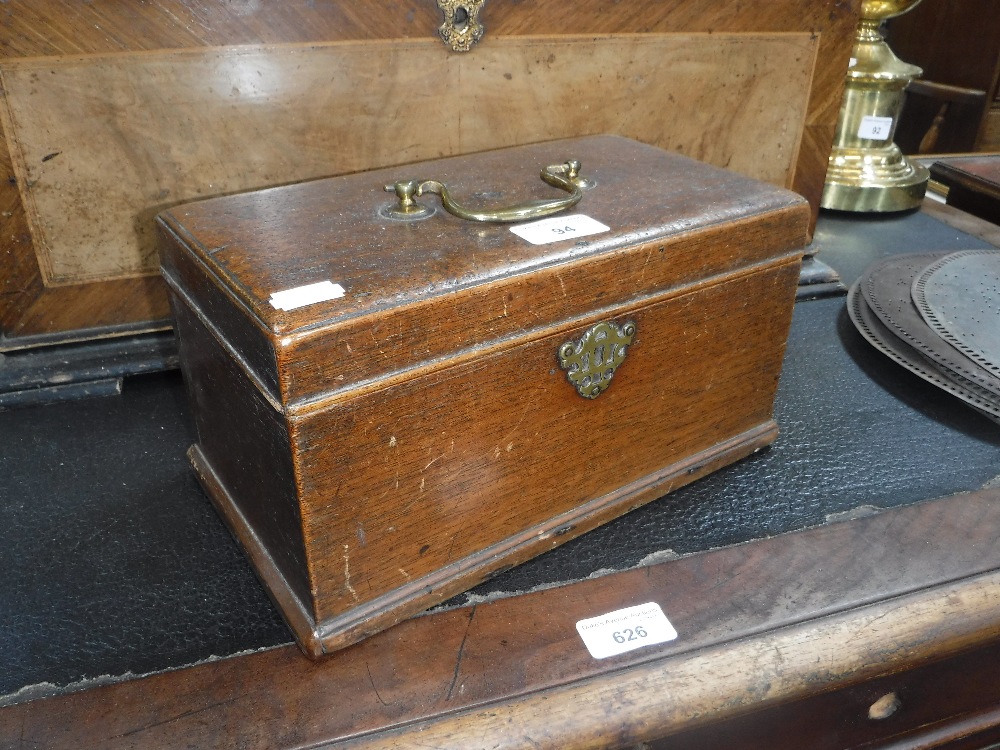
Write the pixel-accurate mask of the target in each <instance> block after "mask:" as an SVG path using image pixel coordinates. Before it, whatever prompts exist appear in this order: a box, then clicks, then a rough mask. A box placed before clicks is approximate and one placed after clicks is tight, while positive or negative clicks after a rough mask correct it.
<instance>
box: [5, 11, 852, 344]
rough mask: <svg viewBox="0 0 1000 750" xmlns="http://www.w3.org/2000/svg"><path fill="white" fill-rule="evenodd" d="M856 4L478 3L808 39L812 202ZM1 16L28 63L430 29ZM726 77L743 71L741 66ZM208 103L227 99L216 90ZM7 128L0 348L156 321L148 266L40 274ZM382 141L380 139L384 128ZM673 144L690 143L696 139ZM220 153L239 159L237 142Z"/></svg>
mask: <svg viewBox="0 0 1000 750" xmlns="http://www.w3.org/2000/svg"><path fill="white" fill-rule="evenodd" d="M858 5H859V3H857V2H843V1H841V0H825V1H824V2H814V0H782V1H781V2H771V3H767V4H734V3H727V2H721V1H719V0H701V1H699V2H691V1H690V0H671V1H670V2H656V3H629V4H621V3H617V2H607V0H587V2H576V3H573V4H572V6H568V5H566V4H564V3H558V2H548V3H541V4H539V3H520V2H502V1H501V0H493V2H491V3H488V4H487V8H486V10H485V11H484V14H483V21H484V23H485V24H486V26H487V29H488V31H487V34H488V35H489V37H490V38H505V37H507V38H511V37H522V36H524V37H544V36H545V35H549V36H558V35H565V34H567V33H574V34H582V35H595V36H597V35H618V36H621V37H622V38H625V37H626V36H627V35H629V34H694V35H701V34H713V33H720V34H735V35H743V36H745V37H746V38H747V39H750V38H752V37H753V36H754V35H755V34H756V35H760V34H764V35H779V36H780V35H781V34H785V33H788V32H793V33H797V34H799V35H801V36H804V38H807V39H810V40H811V41H810V44H814V45H815V64H814V67H813V68H812V69H811V72H810V74H809V78H810V84H811V85H810V88H809V91H808V94H807V96H806V98H807V104H806V107H805V112H804V113H803V120H802V137H801V141H800V142H798V143H797V145H796V146H795V147H794V149H793V151H794V154H795V156H794V167H793V169H792V170H791V172H790V173H789V175H788V180H787V185H788V186H789V187H792V188H793V189H795V190H796V191H798V192H800V193H801V194H803V195H805V196H806V197H807V198H808V199H809V200H810V202H811V203H812V204H813V206H814V207H815V206H816V205H817V203H818V196H819V194H820V192H821V190H822V185H823V177H824V175H825V171H826V161H827V155H828V152H829V146H830V143H831V141H832V137H833V132H834V128H835V125H836V118H837V113H838V110H839V105H840V96H841V91H842V84H843V71H844V70H846V66H847V59H848V56H849V54H850V52H849V51H850V46H851V39H852V37H853V32H854V27H855V22H856V18H857V10H858ZM0 14H2V18H3V23H2V24H0V59H2V60H3V61H4V62H12V61H34V62H33V63H32V64H35V63H36V62H38V61H42V63H40V64H44V61H48V60H51V61H52V62H53V63H58V64H62V63H64V62H66V61H67V60H69V59H71V58H72V59H77V60H81V59H83V58H82V57H80V56H88V55H104V56H109V59H113V57H114V56H118V57H119V58H120V59H126V58H127V56H129V55H133V54H135V53H140V52H152V51H157V50H192V51H204V50H209V49H212V48H216V47H223V48H235V47H236V46H238V45H274V44H277V45H283V44H316V43H329V42H348V41H361V42H372V43H378V42H381V41H382V40H423V39H432V38H436V35H437V27H438V25H439V23H440V19H439V14H438V11H437V9H436V7H435V4H434V3H433V2H432V1H431V0H419V1H418V0H410V1H408V2H404V3H399V2H389V0H369V1H368V2H366V3H357V2H354V3H343V2H335V1H333V0H323V1H321V2H313V0H308V1H307V0H300V1H296V2H285V3H237V4H231V3H223V2H212V3H202V2H188V1H186V0H164V1H158V2H155V3H143V4H135V3H126V2H119V1H118V0H95V2H87V3H77V2H71V1H70V0H44V1H39V0H12V2H7V3H4V4H3V7H2V9H0ZM706 38H708V37H706ZM473 54H474V53H473ZM808 54H810V55H811V54H812V52H809V53H808ZM734 75H735V76H736V77H737V78H740V79H743V78H745V75H744V71H738V72H737V73H736V74H734ZM623 80H624V79H623ZM396 103H397V104H398V101H397V102H396ZM220 106H228V105H226V104H225V103H224V102H223V103H222V104H220ZM335 109H336V108H334V110H335ZM279 114H284V113H279ZM687 115H688V113H687V112H682V111H676V112H674V113H673V114H672V117H674V118H677V117H686V116H687ZM725 117H726V113H724V112H720V113H719V116H718V117H716V118H714V124H718V122H719V121H720V118H722V119H724V118H725ZM220 119H222V118H221V117H220ZM659 119H662V118H659ZM590 120H591V118H590V116H589V115H588V114H587V113H586V112H582V113H581V114H580V116H579V122H578V123H577V124H576V125H574V126H573V129H574V132H575V133H584V132H589V130H588V123H589V122H590ZM563 134H567V135H568V134H571V133H569V132H565V133H563ZM6 135H7V138H6V140H5V142H4V143H3V145H2V147H0V163H2V165H3V167H4V168H5V169H6V173H7V176H8V177H7V180H6V181H4V183H3V186H2V187H0V206H2V208H3V211H2V220H0V235H2V237H3V239H2V244H0V253H2V257H3V258H4V263H3V264H2V273H0V349H8V350H10V349H14V348H20V347H26V346H37V345H40V344H44V343H50V342H53V341H67V340H77V339H89V338H95V337H101V336H108V335H123V334H127V333H130V332H136V331H142V330H151V329H162V328H164V327H166V326H168V325H169V321H168V317H169V310H168V305H167V301H166V298H165V294H164V290H163V288H162V286H161V284H160V283H159V280H158V278H156V277H155V276H153V275H142V274H138V275H136V274H134V273H132V274H130V275H128V277H127V278H106V279H92V278H86V279H81V280H79V281H78V282H75V281H73V280H66V279H61V280H55V281H53V280H51V279H48V278H47V276H46V273H45V271H44V270H43V265H40V261H39V257H38V253H39V252H40V248H39V238H38V237H34V238H33V236H32V230H31V228H30V227H29V224H28V219H27V216H28V214H27V213H26V209H25V203H24V202H25V200H29V199H26V198H25V197H24V196H23V195H22V192H21V191H22V189H25V190H26V189H27V183H26V182H25V183H24V184H22V185H20V186H19V184H18V178H17V175H16V174H15V170H14V169H13V167H12V164H11V153H12V152H11V149H12V148H14V149H16V147H17V144H16V143H12V140H11V139H12V135H11V134H10V133H7V134H6ZM202 137H205V134H202ZM543 137H546V136H544V134H536V136H535V138H534V139H533V140H538V139H541V138H543ZM547 137H552V136H551V135H549V136H547ZM734 137H738V134H735V135H734ZM529 140H532V139H529ZM714 140H717V139H714ZM383 141H384V144H391V139H390V138H388V137H386V138H385V139H383ZM663 141H664V142H663V143H662V144H661V145H664V146H668V147H671V148H675V147H678V144H677V143H674V142H673V141H671V140H670V138H668V137H666V135H664V138H663ZM668 141H669V142H668ZM734 142H735V141H734ZM681 145H682V146H684V148H685V149H688V150H691V149H694V150H697V143H696V142H692V144H689V145H684V144H681ZM384 148H389V146H388V145H386V146H384ZM745 149H750V151H749V153H752V149H753V144H746V146H745ZM235 151H236V152H238V151H239V149H238V148H236V149H235ZM692 152H693V151H692ZM53 153H55V152H53ZM79 157H80V162H79V164H78V165H77V167H76V168H77V169H79V170H86V169H96V170H101V169H104V170H106V169H107V165H106V164H104V162H103V161H102V159H101V152H100V151H99V150H95V149H93V148H83V149H82V151H81V153H80V154H79ZM61 158H63V159H68V158H70V157H69V156H68V155H67V156H63V157H61ZM74 158H75V157H74ZM232 158H234V159H235V158H239V157H238V153H237V154H234V155H233V157H232ZM413 158H414V157H413V156H412V155H407V153H406V152H405V151H402V150H401V151H400V152H399V153H398V155H397V156H396V158H391V157H386V158H385V160H383V161H382V163H395V162H405V161H409V160H412V159H413ZM371 166H373V164H371V163H363V162H362V163H359V164H355V165H354V166H352V167H351V169H361V168H367V167H371ZM342 171H343V170H342ZM283 179H284V180H286V181H287V180H293V179H302V175H299V176H298V177H296V175H294V174H289V175H286V176H285V177H284V178H283ZM21 181H22V182H24V180H23V179H22V180H21ZM278 181H281V180H278ZM272 184H273V183H272ZM204 189H205V193H206V194H208V193H210V192H211V190H210V187H209V186H204ZM102 198H103V199H106V196H102ZM88 204H89V200H88ZM161 205H162V204H161ZM77 208H79V207H77ZM91 209H93V210H100V209H99V207H97V206H90V207H88V208H87V210H91ZM147 213H148V212H147ZM150 215H151V214H150ZM146 218H149V217H147V216H146V214H145V213H144V214H142V215H141V216H137V217H135V220H136V221H138V222H141V221H144V220H145V219H146ZM88 231H89V227H86V226H81V227H80V232H81V234H84V233H87V232H88Z"/></svg>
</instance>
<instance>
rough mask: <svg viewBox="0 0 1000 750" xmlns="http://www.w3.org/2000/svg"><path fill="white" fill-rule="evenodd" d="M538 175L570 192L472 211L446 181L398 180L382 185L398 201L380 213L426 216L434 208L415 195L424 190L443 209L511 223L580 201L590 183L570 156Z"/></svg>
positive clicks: (468, 217)
mask: <svg viewBox="0 0 1000 750" xmlns="http://www.w3.org/2000/svg"><path fill="white" fill-rule="evenodd" d="M539 176H540V177H541V178H542V180H543V181H544V182H546V183H548V184H549V185H552V187H557V188H560V189H561V190H565V191H566V192H567V193H569V195H567V196H566V197H564V198H554V199H550V200H536V201H528V202H527V203H521V204H518V205H515V206H505V207H503V208H494V209H492V210H488V211H473V210H472V209H469V208H466V207H465V206H462V205H460V204H459V203H458V202H456V201H455V199H454V198H452V197H451V193H450V192H449V190H448V187H447V185H444V184H443V183H441V182H438V181H437V180H400V181H399V182H396V183H393V184H392V185H386V186H385V190H386V192H387V193H395V194H396V197H397V198H398V201H397V203H396V204H395V205H394V206H390V207H389V208H387V209H386V210H385V211H384V212H383V213H384V214H385V215H386V216H388V217H389V218H392V219H422V218H425V217H427V216H430V215H431V213H433V211H432V210H431V209H430V208H427V207H426V206H423V205H421V204H419V203H417V202H416V201H415V200H414V198H415V197H419V196H421V195H423V194H424V193H434V194H435V195H439V196H441V205H443V206H444V207H445V210H447V211H448V212H449V213H451V214H454V215H455V216H457V217H458V218H460V219H465V220H467V221H489V222H499V223H510V222H515V221H525V220H526V219H538V218H541V217H542V216H550V215H552V214H554V213H558V212H559V211H564V210H566V209H567V208H571V207H572V206H575V205H576V204H577V203H579V202H580V199H581V198H582V197H583V188H585V187H588V186H589V183H588V182H587V180H586V179H585V178H584V177H581V176H580V162H578V161H577V160H576V159H570V160H569V161H567V162H565V163H563V164H555V165H553V166H549V167H545V169H543V170H542V171H541V174H540V175H539Z"/></svg>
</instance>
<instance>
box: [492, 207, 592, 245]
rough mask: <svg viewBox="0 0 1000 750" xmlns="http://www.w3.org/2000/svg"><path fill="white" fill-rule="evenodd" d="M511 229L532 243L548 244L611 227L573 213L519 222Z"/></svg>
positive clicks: (584, 235)
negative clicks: (526, 222)
mask: <svg viewBox="0 0 1000 750" xmlns="http://www.w3.org/2000/svg"><path fill="white" fill-rule="evenodd" d="M510 231H512V232H513V233H514V234H516V235H517V236H518V237H520V238H521V239H524V240H527V241H528V242H530V243H531V244H532V245H547V244H549V243H550V242H558V241H559V240H574V239H576V238H577V237H586V236H587V235H588V234H600V233H601V232H609V231H611V227H606V226H604V225H603V224H602V223H601V222H599V221H597V220H596V219H591V218H590V217H589V216H584V215H583V214H573V215H572V216H553V217H551V218H548V219H542V220H540V221H533V222H531V223H530V224H518V225H517V226H513V227H511V228H510Z"/></svg>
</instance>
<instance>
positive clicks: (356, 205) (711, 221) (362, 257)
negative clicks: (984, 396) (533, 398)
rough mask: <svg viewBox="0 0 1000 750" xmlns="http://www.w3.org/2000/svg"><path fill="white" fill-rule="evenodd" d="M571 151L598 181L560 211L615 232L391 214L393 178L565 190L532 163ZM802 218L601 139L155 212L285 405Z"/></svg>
mask: <svg viewBox="0 0 1000 750" xmlns="http://www.w3.org/2000/svg"><path fill="white" fill-rule="evenodd" d="M570 158H573V159H578V160H580V161H581V162H582V170H581V173H582V174H583V175H584V176H585V177H587V178H588V179H590V180H592V181H593V183H594V185H593V187H591V188H589V189H587V190H586V191H585V193H584V196H583V198H582V200H581V201H580V203H579V204H577V205H576V206H575V207H574V208H573V209H570V211H568V212H567V213H566V214H562V215H565V216H570V215H579V214H583V215H585V216H587V217H590V218H592V219H595V220H596V221H598V222H600V223H602V224H604V225H606V226H607V227H608V228H609V229H608V231H603V232H601V233H598V234H592V235H589V236H586V237H583V238H580V239H574V238H572V237H571V238H569V239H565V240H563V239H560V240H558V241H556V242H552V243H549V244H541V245H535V244H532V243H530V242H528V241H526V240H524V239H522V238H521V237H519V236H517V235H515V234H514V233H512V232H511V231H510V225H503V224H483V223H476V222H469V221H465V220H462V219H459V218H456V217H454V216H452V215H450V214H449V213H447V212H445V211H444V210H443V209H442V208H441V207H440V203H439V202H438V199H437V197H436V196H425V197H423V198H421V199H420V201H421V202H424V203H426V204H427V205H431V206H434V207H436V211H435V213H434V215H433V216H431V217H430V218H427V219H424V220H420V221H398V220H392V219H388V218H386V217H385V216H384V215H383V214H382V213H381V211H382V210H383V209H385V208H386V207H388V206H390V205H391V204H393V203H394V202H395V199H394V197H393V196H392V195H391V194H389V193H387V192H385V189H384V186H385V185H386V184H389V183H392V182H395V181H396V180H401V179H410V178H418V179H435V180H439V181H441V182H444V183H445V184H447V185H448V186H449V188H450V189H451V191H452V193H453V194H454V196H455V198H456V200H460V201H462V202H465V203H468V204H470V205H472V206H473V207H475V208H481V207H488V206H493V205H505V204H509V203H518V202H523V201H524V200H531V199H551V198H553V197H559V196H564V195H565V193H561V192H560V191H559V190H557V189H555V188H553V187H550V186H548V185H546V184H545V183H543V182H541V181H540V180H539V176H538V175H539V171H540V169H541V168H542V167H544V166H546V165H550V164H559V163H562V162H563V161H565V160H566V159H570ZM808 219H809V209H808V206H807V204H806V202H805V201H804V199H802V198H801V197H799V196H798V195H796V194H794V193H792V192H790V191H787V190H784V189H782V188H777V187H774V186H771V185H768V184H765V183H762V182H758V181H755V180H752V179H750V178H747V177H743V176H741V175H738V174H736V173H733V172H729V171H726V170H721V169H718V168H715V167H711V166H708V165H706V164H702V163H700V162H696V161H694V160H691V159H689V158H687V157H684V156H681V155H678V154H673V153H668V152H665V151H663V150H660V149H658V148H655V147H652V146H647V145H644V144H641V143H638V142H636V141H632V140H629V139H626V138H622V137H618V136H593V137H587V138H578V139H571V140H562V141H551V142H546V143H539V144H534V145H530V146H523V147H516V148H509V149H502V150H498V151H492V152H485V153H481V154H473V155H468V156H460V157H453V158H447V159H440V160H437V161H431V162H424V163H420V164H414V165H407V166H402V167H394V168H390V169H382V170H377V171H371V172H363V173H357V174H354V175H348V176H344V177H335V178H330V179H325V180H318V181H313V182H307V183H301V184H296V185H289V186H285V187H279V188H273V189H269V190H262V191H258V192H253V193H246V194H242V195H233V196H228V197H222V198H215V199H211V200H206V201H202V202H198V203H192V204H187V205H184V206H179V207H176V208H173V209H171V210H170V211H167V212H164V213H163V214H161V215H160V216H159V218H158V223H159V224H160V228H161V230H162V231H163V233H164V236H165V237H166V241H165V242H163V243H161V245H162V264H163V272H164V275H165V276H166V278H167V281H168V283H169V284H171V286H173V287H174V289H175V291H177V292H178V293H180V294H181V295H182V296H184V297H186V298H187V299H188V301H189V302H190V303H192V304H193V305H194V306H195V307H197V308H198V309H199V310H200V312H201V314H202V315H204V316H205V317H206V318H207V319H208V320H209V322H210V323H211V324H212V326H213V327H214V328H215V329H216V331H217V332H218V334H219V335H220V337H221V338H222V339H223V343H224V344H226V345H227V346H230V347H231V348H232V350H233V352H234V353H235V354H236V355H237V357H238V359H239V360H240V361H241V363H242V364H243V365H244V366H245V367H246V368H248V369H249V371H250V374H251V376H252V377H253V378H254V379H255V380H256V381H257V383H258V385H259V386H260V387H261V388H262V389H263V390H265V391H266V393H267V394H268V395H269V397H270V398H271V399H272V403H274V404H275V406H276V407H277V408H280V409H283V410H290V411H291V412H298V411H309V410H312V409H315V408H317V407H318V406H320V405H323V404H325V403H326V402H327V401H328V399H330V398H336V397H339V396H340V395H342V394H343V393H344V392H345V391H346V390H347V389H352V388H353V389H356V388H366V387H374V386H377V385H380V384H384V383H385V382H386V379H387V378H390V379H391V378H394V377H407V376H412V375H413V374H414V370H419V369H422V368H425V367H434V366H440V364H441V363H442V361H444V360H447V361H449V362H450V361H454V360H455V359H456V357H457V358H464V357H466V356H476V355H477V354H479V353H483V352H484V351H485V350H489V349H491V348H493V347H497V346H502V345H503V342H504V341H505V340H509V339H511V338H513V337H525V336H529V337H530V336H531V332H532V331H540V330H541V329H542V328H546V329H548V330H551V326H553V325H557V324H559V323H560V322H563V321H567V322H568V321H572V320H573V319H574V318H577V317H579V316H582V315H584V314H587V313H590V312H593V311H595V310H599V309H602V308H611V307H614V306H617V305H620V304H622V303H625V302H629V301H639V300H641V298H643V297H644V296H648V295H650V294H653V293H658V292H662V291H664V290H665V289H669V288H672V287H676V288H678V289H679V290H681V289H682V288H683V287H684V285H685V284H690V283H694V282H696V281H698V280H701V279H704V278H708V277H712V276H717V275H722V274H727V273H733V272H737V271H739V269H742V268H744V267H748V266H753V265H754V264H759V263H763V262H766V261H767V260H768V259H770V258H775V257H778V256H781V255H782V254H786V253H787V252H788V250H789V249H790V248H795V247H802V246H803V245H804V244H805V242H806V236H807V234H806V233H807V225H808ZM206 279H207V280H208V281H207V283H206V282H205V280H206ZM324 281H330V282H332V283H334V284H338V285H340V286H341V287H342V288H343V289H344V295H343V296H342V297H339V298H336V299H331V300H326V301H321V302H316V303H313V304H308V305H304V306H302V307H298V308H296V309H291V310H282V309H278V308H276V307H275V306H274V305H273V304H272V303H271V297H272V295H273V294H274V293H276V292H281V291H284V290H289V289H296V288H299V287H303V286H307V285H310V284H314V283H317V282H324ZM227 301H228V303H229V304H228V305H227V304H226V302H227ZM234 313H235V314H234ZM247 321H249V324H250V325H249V326H248V325H247Z"/></svg>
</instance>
